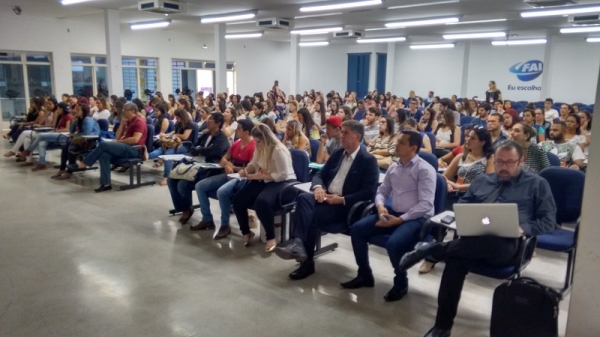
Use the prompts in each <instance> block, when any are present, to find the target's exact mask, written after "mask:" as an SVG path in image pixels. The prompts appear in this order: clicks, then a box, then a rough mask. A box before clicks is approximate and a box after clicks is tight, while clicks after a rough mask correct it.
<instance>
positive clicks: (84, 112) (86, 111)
mask: <svg viewBox="0 0 600 337" xmlns="http://www.w3.org/2000/svg"><path fill="white" fill-rule="evenodd" d="M79 108H80V109H81V118H77V129H78V130H79V132H82V131H83V120H84V119H85V118H86V117H89V116H90V106H89V105H87V104H81V105H79Z"/></svg>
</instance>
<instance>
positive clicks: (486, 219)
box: [481, 216, 490, 226]
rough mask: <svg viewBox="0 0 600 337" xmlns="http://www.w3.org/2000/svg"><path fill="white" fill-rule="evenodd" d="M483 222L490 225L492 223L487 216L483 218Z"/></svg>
mask: <svg viewBox="0 0 600 337" xmlns="http://www.w3.org/2000/svg"><path fill="white" fill-rule="evenodd" d="M481 224H482V225H484V226H489V225H490V218H488V217H487V216H486V217H485V218H483V219H481Z"/></svg>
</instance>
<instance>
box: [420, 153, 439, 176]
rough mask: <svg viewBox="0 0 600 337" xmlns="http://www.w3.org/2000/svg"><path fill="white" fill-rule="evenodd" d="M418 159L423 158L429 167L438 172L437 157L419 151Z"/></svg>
mask: <svg viewBox="0 0 600 337" xmlns="http://www.w3.org/2000/svg"><path fill="white" fill-rule="evenodd" d="M419 157H421V158H423V160H425V161H426V162H428V163H429V164H430V165H431V166H433V168H434V169H435V171H436V172H437V170H438V160H437V157H436V156H435V155H434V154H431V153H428V152H423V151H419Z"/></svg>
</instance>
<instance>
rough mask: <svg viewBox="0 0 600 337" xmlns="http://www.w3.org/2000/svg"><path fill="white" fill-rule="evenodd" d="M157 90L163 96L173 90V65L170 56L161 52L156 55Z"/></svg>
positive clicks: (171, 92)
mask: <svg viewBox="0 0 600 337" xmlns="http://www.w3.org/2000/svg"><path fill="white" fill-rule="evenodd" d="M157 90H158V91H160V92H162V94H163V97H167V95H168V94H175V93H174V92H173V65H172V59H171V56H169V55H165V54H162V53H161V55H160V56H159V57H158V89H157Z"/></svg>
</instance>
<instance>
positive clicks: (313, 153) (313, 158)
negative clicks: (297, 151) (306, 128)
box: [308, 138, 321, 163]
mask: <svg viewBox="0 0 600 337" xmlns="http://www.w3.org/2000/svg"><path fill="white" fill-rule="evenodd" d="M308 141H309V142H310V162H311V163H316V162H317V153H318V152H319V145H321V142H319V141H318V140H316V139H312V138H309V139H308Z"/></svg>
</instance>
